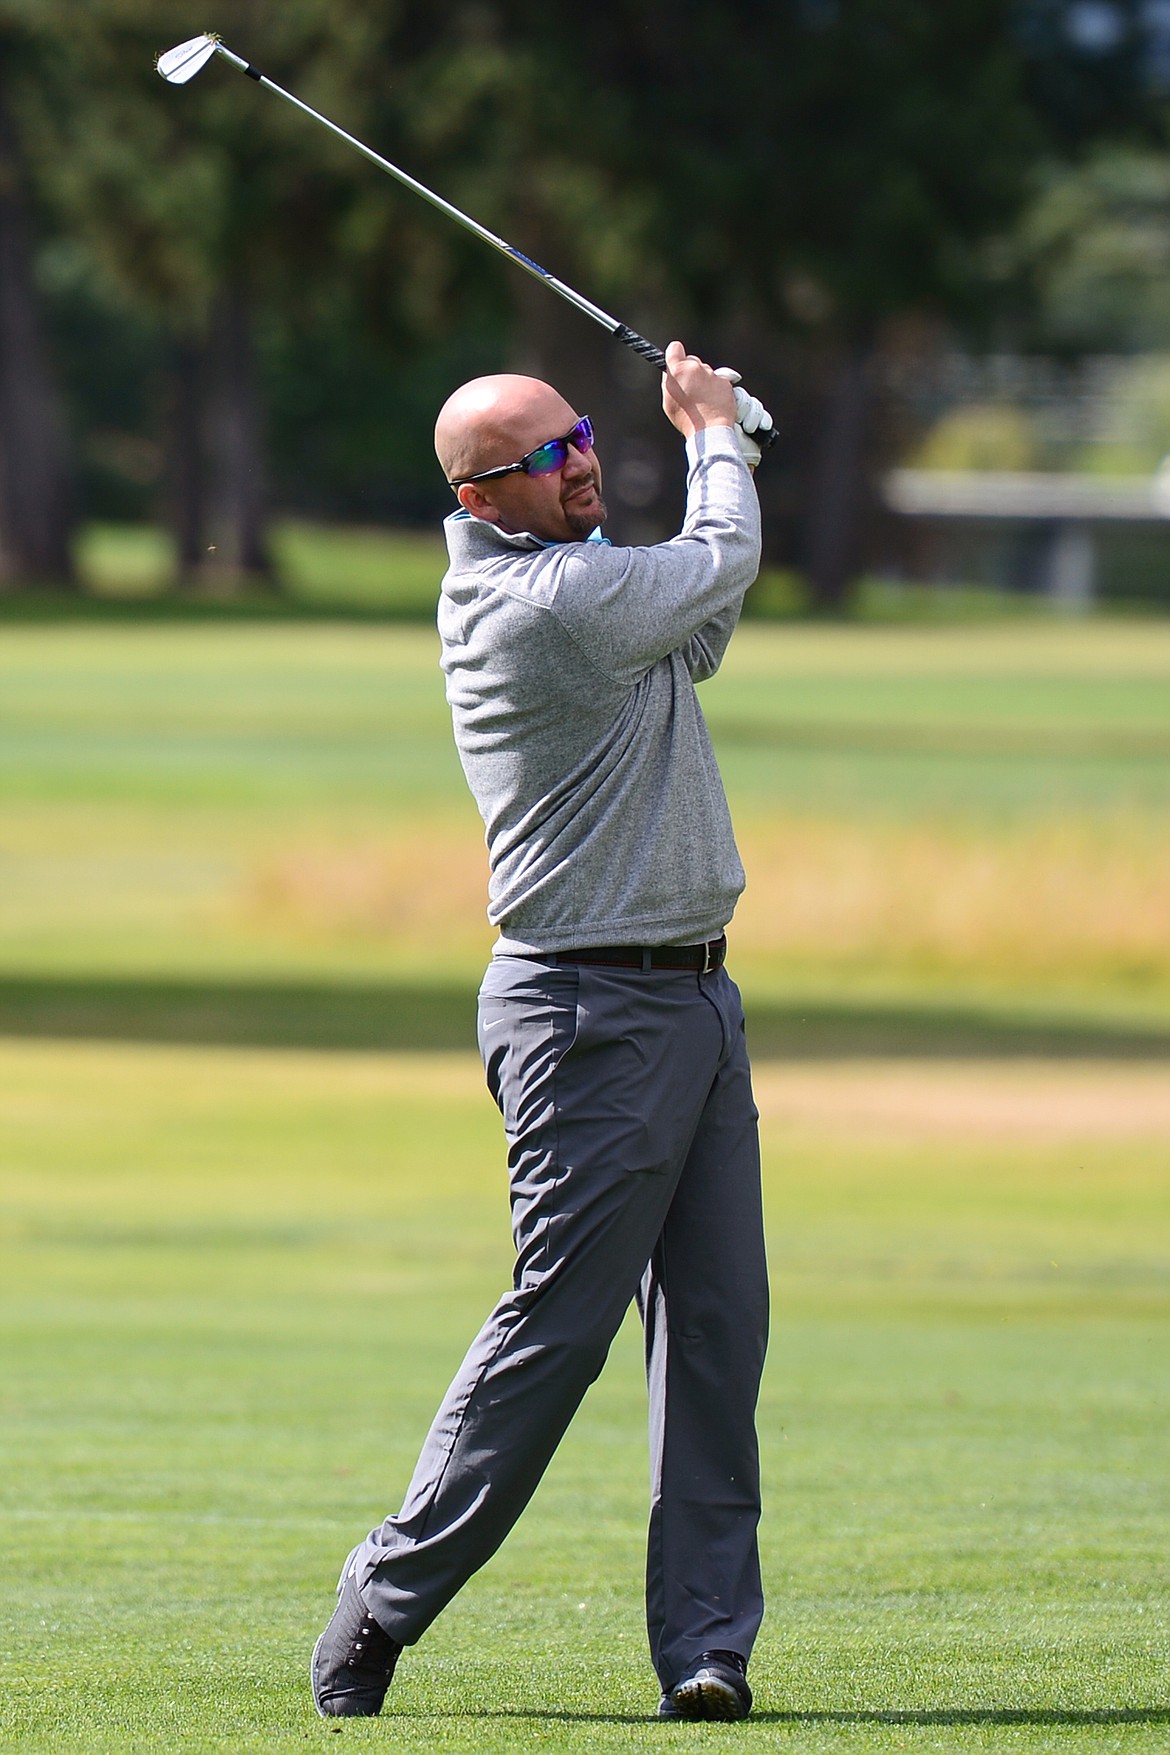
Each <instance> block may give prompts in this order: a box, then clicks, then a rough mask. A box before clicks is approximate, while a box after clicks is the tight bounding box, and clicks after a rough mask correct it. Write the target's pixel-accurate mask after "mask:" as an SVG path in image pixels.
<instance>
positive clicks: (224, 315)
mask: <svg viewBox="0 0 1170 1755" xmlns="http://www.w3.org/2000/svg"><path fill="white" fill-rule="evenodd" d="M208 351H209V356H210V371H209V390H210V398H209V420H208V428H209V436H210V450H211V455H210V466H209V470H208V508H207V510H208V519H207V529H208V532H209V534H210V538H211V540H210V543H209V545H208V548H207V550H206V552H205V553H204V554H203V555H202V557H201V565H200V574H201V577H202V579H203V580H204V581H206V582H208V583H210V582H212V581H213V580H214V581H215V582H216V583H218V584H220V585H221V586H231V585H237V584H239V585H248V584H251V585H256V584H263V585H270V584H271V583H272V579H273V568H272V557H271V554H270V552H269V547H268V508H267V501H266V485H265V474H266V469H265V441H264V416H263V410H262V408H261V402H260V384H259V370H258V366H257V360H256V346H255V340H254V337H253V333H252V322H251V311H250V308H249V304H248V298H247V295H246V293H245V292H244V290H243V288H242V287H241V286H240V285H239V284H238V283H237V284H234V285H230V286H228V287H227V288H226V289H225V290H224V292H223V293H221V295H220V297H219V299H218V301H217V304H216V309H215V315H214V321H213V325H212V332H211V338H210V343H209V350H208Z"/></svg>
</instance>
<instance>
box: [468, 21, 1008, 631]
mask: <svg viewBox="0 0 1170 1755" xmlns="http://www.w3.org/2000/svg"><path fill="white" fill-rule="evenodd" d="M485 18H491V19H495V20H496V21H497V28H498V29H499V30H501V31H502V32H503V33H504V40H505V42H506V43H507V44H509V45H511V46H513V47H514V46H515V45H516V44H517V43H523V45H524V49H525V53H526V54H527V56H528V58H529V61H530V62H531V74H530V76H529V77H526V78H522V79H520V80H515V81H514V82H513V83H511V84H509V83H508V82H507V81H505V80H502V79H501V80H499V81H498V82H497V84H496V85H495V86H494V87H493V88H492V97H491V101H492V106H493V113H492V115H491V117H490V125H488V126H482V125H481V126H480V127H479V129H478V138H479V139H480V141H481V142H483V141H486V142H487V144H486V145H484V146H483V147H482V148H481V151H482V154H483V158H484V162H485V167H486V166H490V168H491V172H492V182H493V186H494V187H495V188H497V190H498V189H499V188H500V187H501V184H502V186H504V187H509V186H510V187H511V189H512V190H513V191H514V192H515V194H514V196H513V199H514V201H515V204H516V205H517V207H518V208H523V209H526V217H527V219H528V221H529V223H530V225H531V226H532V228H533V230H534V231H535V232H536V240H535V241H536V243H537V245H540V246H541V247H546V248H547V250H548V252H549V254H551V255H553V256H554V261H553V263H552V265H553V266H557V267H558V272H563V270H562V269H561V268H560V266H559V265H560V264H562V263H564V262H566V261H567V262H568V263H569V265H570V266H576V265H577V264H580V265H581V269H582V272H583V273H585V274H587V275H588V276H589V282H588V284H590V285H591V286H600V287H601V288H602V289H605V288H606V287H607V286H612V287H613V288H614V290H615V294H617V295H619V296H621V297H622V298H623V299H626V300H630V299H632V300H633V303H634V310H635V312H636V311H637V310H638V308H639V305H641V306H643V308H644V307H646V306H649V307H650V308H655V307H657V308H658V309H659V311H660V312H665V313H666V315H667V317H668V318H669V319H670V320H671V321H672V322H673V323H674V324H675V325H676V326H680V325H682V324H686V326H687V329H688V333H689V334H692V335H694V337H695V340H696V344H697V345H700V346H702V347H703V348H704V349H705V350H709V349H712V348H717V349H718V350H719V351H721V352H724V353H727V352H734V355H735V358H734V363H735V364H736V365H737V366H739V367H740V368H741V369H742V370H743V371H744V372H745V374H746V375H747V376H748V377H749V378H750V380H751V381H752V382H753V383H754V384H755V385H756V387H757V389H763V390H764V391H765V392H766V393H767V394H768V395H770V396H774V397H775V400H776V407H775V409H774V412H775V413H776V414H777V415H778V417H779V418H780V420H781V422H782V427H783V432H784V444H783V451H782V453H781V454H780V456H779V458H778V457H777V454H776V453H773V456H772V458H770V459H769V467H768V468H767V470H765V471H761V474H760V477H759V481H760V487H761V492H762V495H763V496H764V499H765V506H766V511H767V514H768V523H769V533H770V538H771V549H772V553H773V556H774V558H777V559H783V560H786V561H790V562H794V563H796V564H798V565H800V566H801V567H803V569H804V570H805V572H806V573H807V574H808V576H809V577H810V579H811V582H812V586H813V590H814V594H815V597H816V600H817V601H818V602H819V603H820V604H821V605H822V606H824V607H826V608H831V607H836V606H839V605H840V604H841V602H842V601H843V599H844V596H845V593H846V591H847V588H848V584H849V581H850V580H851V578H852V577H853V576H854V575H855V572H856V569H857V565H858V562H859V558H860V555H861V548H862V538H863V533H864V528H865V519H866V515H867V510H868V492H869V484H870V481H871V480H872V476H873V465H874V462H875V451H876V448H877V447H878V445H879V444H880V439H881V428H880V411H879V410H878V408H877V407H876V396H877V391H878V387H879V376H880V375H879V372H878V370H877V360H878V358H879V356H880V354H881V352H882V350H883V349H884V348H885V347H887V346H889V345H891V341H892V337H893V336H894V335H895V334H896V333H897V331H898V329H899V328H902V329H904V327H905V324H906V320H907V316H908V314H910V315H913V314H919V315H922V314H925V315H927V316H930V317H933V318H936V319H938V318H944V317H945V318H950V319H954V318H964V319H968V320H972V321H974V320H977V319H978V317H979V316H980V314H981V312H982V310H983V308H984V305H985V303H986V300H987V298H988V297H989V294H990V292H991V290H992V283H991V274H990V264H989V262H988V260H987V243H988V240H989V239H990V238H993V237H994V236H995V235H996V234H997V233H998V232H999V231H1001V230H1002V229H1003V228H1004V227H1006V226H1007V225H1008V224H1009V223H1010V221H1011V220H1012V219H1013V218H1014V216H1015V214H1016V213H1017V211H1018V209H1019V206H1020V204H1021V202H1022V200H1023V198H1024V196H1025V193H1026V189H1027V182H1026V178H1027V172H1028V169H1029V166H1030V164H1031V162H1032V159H1033V157H1034V155H1035V153H1036V151H1037V149H1038V147H1039V145H1040V141H1041V136H1040V133H1039V131H1038V129H1037V127H1036V125H1035V121H1034V119H1033V117H1032V116H1031V115H1030V113H1029V110H1028V107H1027V104H1026V103H1025V100H1024V96H1023V90H1022V78H1021V65H1020V56H1019V52H1018V50H1017V48H1016V46H1015V44H1014V42H1013V39H1012V36H1011V31H1010V28H1009V27H1010V23H1011V5H1010V0H950V3H949V4H948V5H947V6H946V7H937V8H936V7H926V6H923V5H921V3H920V0H779V3H777V0H737V3H736V4H734V5H727V4H725V5H721V6H720V5H712V4H710V3H709V0H669V3H668V0H613V3H612V4H610V5H608V6H606V7H605V8H604V9H602V10H600V11H598V12H597V13H596V14H595V15H593V16H591V17H590V20H589V27H588V29H586V30H580V31H577V30H566V29H565V28H564V25H563V21H562V20H560V19H557V18H550V17H548V16H539V17H537V18H535V19H534V18H533V17H532V16H531V11H530V9H529V8H527V7H524V6H521V5H520V4H519V3H518V0H498V3H497V4H496V5H494V6H483V5H477V6H475V7H469V8H466V9H464V10H463V11H462V12H459V13H457V23H458V20H459V19H463V21H464V22H463V25H462V28H463V30H464V31H465V32H469V31H471V30H475V31H478V32H479V33H480V34H481V36H482V34H483V32H484V30H485V25H484V22H483V21H484V19H485ZM499 59H500V60H501V62H502V63H503V64H506V65H511V67H512V68H513V71H515V60H514V58H513V57H511V56H509V55H508V54H507V53H506V51H503V52H501V54H500V57H499ZM477 66H478V67H479V69H480V76H481V86H480V90H481V91H482V90H483V81H484V80H485V79H486V78H487V74H486V73H485V69H486V68H487V67H488V66H489V62H488V60H487V59H486V58H485V57H483V56H482V55H481V56H480V57H479V58H478V60H477ZM452 77H453V78H454V77H456V75H455V74H454V72H452ZM461 89H462V90H464V91H465V90H466V86H462V87H461ZM466 126H467V124H466V120H465V122H464V135H463V144H464V146H466V139H467V134H466ZM578 142H579V143H580V144H578ZM509 156H510V159H511V160H512V161H513V168H512V170H511V173H510V176H508V175H506V176H505V177H504V178H503V179H501V177H500V174H499V173H500V164H501V159H502V158H503V159H505V160H506V159H507V158H508V157H509ZM505 168H506V165H505ZM521 192H522V193H521ZM517 197H518V198H517ZM542 232H543V233H544V234H545V235H546V236H547V237H548V239H549V240H550V241H549V242H548V244H547V246H546V245H544V240H543V238H542V235H541V234H542ZM521 235H522V236H527V237H528V238H529V240H530V242H529V244H528V245H526V246H525V247H532V243H531V239H532V232H531V231H530V232H527V233H522V234H521ZM634 320H635V321H636V318H635V319H634ZM541 323H542V326H543V327H544V328H545V329H546V330H548V331H549V332H550V333H553V334H554V337H555V339H556V341H557V343H558V345H563V340H564V337H563V333H562V334H556V333H555V328H554V322H553V319H552V318H551V317H545V318H542V319H541ZM659 326H661V319H659ZM533 333H534V334H535V333H536V329H535V326H534V329H533ZM562 375H563V374H562ZM778 465H779V466H778Z"/></svg>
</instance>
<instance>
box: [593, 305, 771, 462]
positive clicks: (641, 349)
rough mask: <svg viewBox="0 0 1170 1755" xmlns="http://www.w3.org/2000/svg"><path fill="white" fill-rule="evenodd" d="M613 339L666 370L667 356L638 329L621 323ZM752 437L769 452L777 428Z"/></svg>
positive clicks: (765, 429) (766, 428)
mask: <svg viewBox="0 0 1170 1755" xmlns="http://www.w3.org/2000/svg"><path fill="white" fill-rule="evenodd" d="M613 338H614V340H615V341H620V342H621V343H622V345H623V346H624V347H629V348H632V349H633V351H634V352H635V353H636V354H640V355H641V357H642V358H643V359H644V360H646V361H647V362H648V363H649V364H650V365H652V366H656V367H657V369H658V370H659V371H660V372H664V371H665V370H666V355H665V354H664V353H663V351H662V349H661V348H660V347H655V345H654V343H653V342H652V341H647V340H646V337H645V336H644V335H639V334H638V331H637V330H636V329H630V328H627V326H626V324H624V323H619V324H618V326H617V328H616V329H615V330H614V332H613ZM751 436H752V438H753V439H754V440H755V441H756V444H757V445H758V446H759V447H760V450H761V451H767V450H769V449H770V448H771V447H772V446H773V445H774V444H775V443H776V439H777V437H778V434H777V432H776V429H775V427H761V428H759V429H758V430H757V431H756V432H754V433H753V434H752V435H751Z"/></svg>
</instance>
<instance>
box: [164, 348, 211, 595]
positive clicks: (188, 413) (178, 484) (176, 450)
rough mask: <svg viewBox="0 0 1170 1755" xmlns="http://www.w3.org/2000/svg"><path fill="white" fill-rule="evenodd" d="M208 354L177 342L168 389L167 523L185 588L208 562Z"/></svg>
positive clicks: (173, 353) (173, 352)
mask: <svg viewBox="0 0 1170 1755" xmlns="http://www.w3.org/2000/svg"><path fill="white" fill-rule="evenodd" d="M206 374H207V353H206V349H204V348H202V347H200V346H199V345H198V344H197V343H196V342H193V341H177V342H175V344H174V346H173V348H172V350H171V358H170V363H169V370H168V374H167V377H168V384H167V392H168V394H167V407H166V428H167V446H166V457H167V494H166V502H167V503H166V513H167V522H168V524H169V525H170V527H171V532H172V534H173V536H174V540H175V554H176V559H177V564H178V576H179V583H180V585H190V584H192V583H193V582H194V581H195V580H196V579H197V578H198V576H199V571H200V568H201V566H202V565H203V563H204V562H205V561H206V559H207V548H206V543H205V540H204V531H205V530H206V527H207V505H206V497H207V496H206V485H207V482H206V474H207V472H206V469H205V467H204V457H203V428H204V400H205V399H204V384H205V379H206Z"/></svg>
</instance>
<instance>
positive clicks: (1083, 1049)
mask: <svg viewBox="0 0 1170 1755" xmlns="http://www.w3.org/2000/svg"><path fill="white" fill-rule="evenodd" d="M0 1035H5V1036H21V1037H40V1038H67V1037H73V1038H81V1039H86V1040H91V1041H129V1042H181V1043H190V1044H204V1045H208V1046H213V1045H214V1046H223V1047H245V1046H247V1047H257V1048H319V1049H363V1048H364V1049H384V1050H393V1051H395V1052H402V1051H407V1052H409V1051H412V1050H413V1051H427V1050H434V1049H474V1047H475V987H474V985H473V984H471V983H466V984H460V983H450V984H440V983H436V984H435V985H433V986H430V985H424V984H422V983H410V982H395V981H385V982H381V983H375V982H356V981H353V982H344V981H301V982H285V981H274V980H269V981H265V980H246V981H245V980H234V981H233V980H215V979H210V978H209V979H206V980H196V979H185V980H178V979H164V978H157V979H145V978H138V979H134V978H127V977H117V976H109V977H97V976H94V977H88V978H82V977H69V976H60V977H55V976H39V975H37V976H33V975H26V976H6V977H0ZM748 1038H749V1042H750V1044H751V1049H752V1052H753V1054H754V1055H755V1056H756V1058H757V1059H760V1060H763V1059H769V1058H782V1059H788V1060H831V1059H837V1058H841V1057H852V1056H858V1057H874V1058H879V1057H885V1056H891V1057H900V1056H904V1057H907V1058H911V1057H913V1058H918V1057H924V1058H937V1059H948V1058H954V1059H958V1058H965V1057H987V1058H992V1059H997V1058H1002V1059H1010V1058H1014V1057H1020V1056H1026V1055H1035V1056H1041V1057H1054V1058H1064V1059H1090V1058H1104V1059H1127V1060H1164V1059H1170V1026H1168V1027H1165V1028H1162V1029H1158V1028H1157V1027H1155V1026H1151V1027H1149V1028H1146V1029H1138V1028H1129V1029H1125V1028H1121V1027H1118V1028H1111V1027H1109V1026H1108V1025H1106V1024H1099V1025H1094V1024H1092V1023H1085V1022H1077V1021H1070V1020H1062V1019H1060V1018H1056V1017H1054V1018H1048V1019H1043V1018H1041V1019H1020V1018H1018V1017H1011V1016H1007V1015H996V1014H994V1013H991V1012H977V1011H974V1010H967V1011H964V1010H961V1009H957V1008H956V1009H951V1010H945V1009H933V1008H930V1007H927V1006H920V1007H914V1006H902V1007H894V1006H890V1007H880V1006H870V1007H866V1008H858V1007H850V1006H848V1005H846V1004H844V1003H842V1004H840V1005H833V1004H831V1003H828V1002H820V1003H817V1004H815V1005H812V1004H806V1003H796V1002H794V1003H793V1004H792V1005H782V1004H777V1003H775V1002H756V1003H752V1004H749V1006H748Z"/></svg>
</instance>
